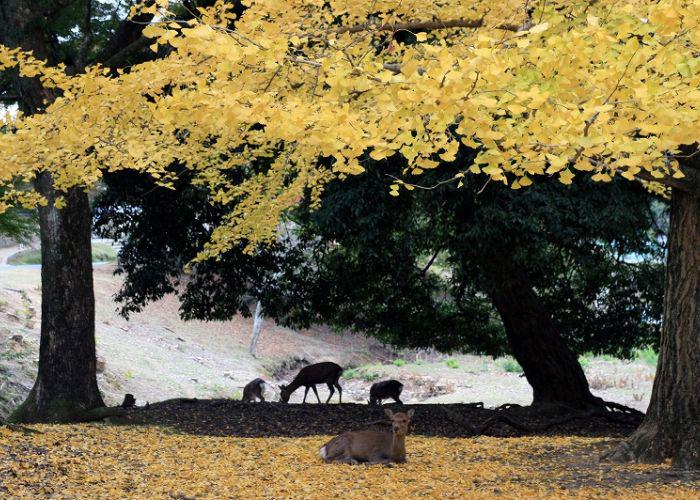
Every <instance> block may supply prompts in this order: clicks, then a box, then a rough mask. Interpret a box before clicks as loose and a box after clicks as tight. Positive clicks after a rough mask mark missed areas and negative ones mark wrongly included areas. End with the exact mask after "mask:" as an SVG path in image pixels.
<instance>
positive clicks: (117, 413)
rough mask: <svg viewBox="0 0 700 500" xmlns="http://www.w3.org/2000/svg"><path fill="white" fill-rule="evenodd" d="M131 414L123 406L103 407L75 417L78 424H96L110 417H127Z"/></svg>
mask: <svg viewBox="0 0 700 500" xmlns="http://www.w3.org/2000/svg"><path fill="white" fill-rule="evenodd" d="M128 414H129V411H128V410H127V409H126V408H122V407H121V406H114V407H112V406H102V407H100V408H93V409H92V410H87V411H84V412H82V413H79V414H78V415H76V417H75V421H76V422H95V421H97V420H103V419H105V418H109V417H125V416H127V415H128Z"/></svg>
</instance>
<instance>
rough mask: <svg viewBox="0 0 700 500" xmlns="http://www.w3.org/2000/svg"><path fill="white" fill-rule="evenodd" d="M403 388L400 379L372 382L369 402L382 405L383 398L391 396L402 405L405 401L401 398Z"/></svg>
mask: <svg viewBox="0 0 700 500" xmlns="http://www.w3.org/2000/svg"><path fill="white" fill-rule="evenodd" d="M402 390H403V384H402V383H401V382H399V381H398V380H383V381H381V382H377V383H376V384H372V387H371V388H370V390H369V404H371V405H380V406H381V404H382V400H383V399H389V398H391V399H393V400H394V401H396V402H397V403H398V404H400V405H402V404H403V402H401V400H400V399H399V396H400V395H401V391H402Z"/></svg>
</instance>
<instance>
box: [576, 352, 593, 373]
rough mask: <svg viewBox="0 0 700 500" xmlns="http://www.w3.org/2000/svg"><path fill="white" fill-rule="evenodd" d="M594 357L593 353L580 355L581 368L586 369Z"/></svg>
mask: <svg viewBox="0 0 700 500" xmlns="http://www.w3.org/2000/svg"><path fill="white" fill-rule="evenodd" d="M592 358H593V355H592V354H584V355H583V356H579V357H578V364H580V365H581V368H583V369H584V370H585V369H586V368H588V367H589V366H590V364H591V360H592Z"/></svg>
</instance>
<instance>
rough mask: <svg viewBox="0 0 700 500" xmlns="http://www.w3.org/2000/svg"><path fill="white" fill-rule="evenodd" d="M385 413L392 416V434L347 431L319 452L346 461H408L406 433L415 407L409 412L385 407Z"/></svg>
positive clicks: (332, 458) (327, 461) (370, 462)
mask: <svg viewBox="0 0 700 500" xmlns="http://www.w3.org/2000/svg"><path fill="white" fill-rule="evenodd" d="M384 413H386V416H387V417H389V418H390V419H391V427H392V433H391V434H390V433H388V432H378V431H352V432H345V433H343V434H341V435H340V436H336V437H334V438H333V439H331V440H330V441H328V442H327V443H326V444H325V445H323V446H322V447H321V449H320V450H319V453H320V455H321V458H322V459H323V461H324V462H326V463H330V462H340V463H346V464H357V463H361V462H363V463H368V464H388V463H391V462H395V463H404V462H406V434H408V426H409V424H410V423H411V418H412V417H413V410H408V412H406V413H394V412H392V411H391V410H384Z"/></svg>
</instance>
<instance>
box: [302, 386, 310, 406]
mask: <svg viewBox="0 0 700 500" xmlns="http://www.w3.org/2000/svg"><path fill="white" fill-rule="evenodd" d="M308 393H309V386H308V385H307V386H306V390H305V391H304V401H302V403H306V395H307V394H308Z"/></svg>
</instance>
